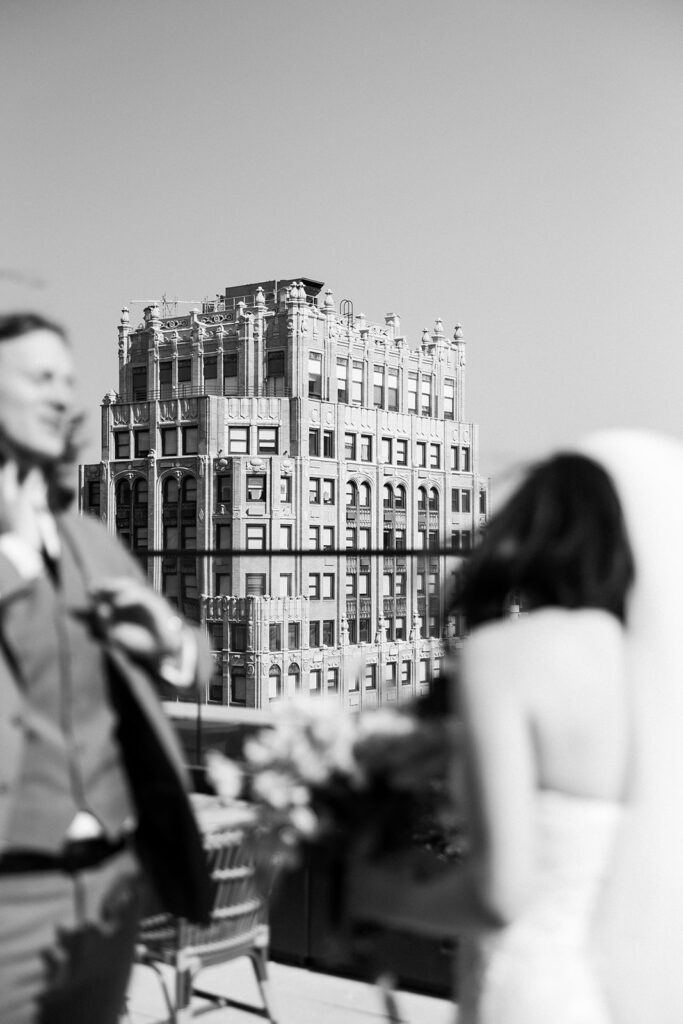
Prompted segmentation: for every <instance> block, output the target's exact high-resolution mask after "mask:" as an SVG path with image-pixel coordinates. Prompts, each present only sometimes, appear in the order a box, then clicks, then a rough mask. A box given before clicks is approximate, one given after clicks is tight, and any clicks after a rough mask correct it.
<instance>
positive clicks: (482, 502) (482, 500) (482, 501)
mask: <svg viewBox="0 0 683 1024" xmlns="http://www.w3.org/2000/svg"><path fill="white" fill-rule="evenodd" d="M479 513H480V515H486V491H479Z"/></svg>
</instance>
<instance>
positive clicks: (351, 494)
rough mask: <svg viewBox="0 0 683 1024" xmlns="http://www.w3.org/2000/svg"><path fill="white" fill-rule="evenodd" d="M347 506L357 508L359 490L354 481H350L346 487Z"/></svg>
mask: <svg viewBox="0 0 683 1024" xmlns="http://www.w3.org/2000/svg"><path fill="white" fill-rule="evenodd" d="M346 504H347V505H349V506H350V507H351V508H355V507H356V505H357V504H358V488H357V487H356V484H355V483H354V482H353V480H349V482H348V483H347V485H346Z"/></svg>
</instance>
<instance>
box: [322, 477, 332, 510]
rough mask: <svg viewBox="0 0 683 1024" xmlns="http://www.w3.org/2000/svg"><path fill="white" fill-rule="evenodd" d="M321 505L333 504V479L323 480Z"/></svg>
mask: <svg viewBox="0 0 683 1024" xmlns="http://www.w3.org/2000/svg"><path fill="white" fill-rule="evenodd" d="M323 505H334V480H329V479H325V480H323Z"/></svg>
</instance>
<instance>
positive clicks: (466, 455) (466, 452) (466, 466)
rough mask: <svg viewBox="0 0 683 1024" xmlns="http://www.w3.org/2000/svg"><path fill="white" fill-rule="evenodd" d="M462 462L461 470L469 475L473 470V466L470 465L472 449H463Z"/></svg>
mask: <svg viewBox="0 0 683 1024" xmlns="http://www.w3.org/2000/svg"><path fill="white" fill-rule="evenodd" d="M461 462H462V467H461V468H462V471H463V473H469V471H470V469H471V465H470V463H471V460H470V449H469V448H467V447H464V448H463V449H462V459H461Z"/></svg>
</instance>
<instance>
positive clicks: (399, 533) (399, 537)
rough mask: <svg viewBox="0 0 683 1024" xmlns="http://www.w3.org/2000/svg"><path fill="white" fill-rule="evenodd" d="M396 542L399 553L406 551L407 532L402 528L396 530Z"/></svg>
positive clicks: (398, 527)
mask: <svg viewBox="0 0 683 1024" xmlns="http://www.w3.org/2000/svg"><path fill="white" fill-rule="evenodd" d="M394 540H395V542H396V550H397V551H405V549H406V531H405V528H404V527H402V526H397V527H396V529H395V530H394Z"/></svg>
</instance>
